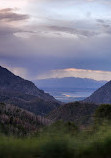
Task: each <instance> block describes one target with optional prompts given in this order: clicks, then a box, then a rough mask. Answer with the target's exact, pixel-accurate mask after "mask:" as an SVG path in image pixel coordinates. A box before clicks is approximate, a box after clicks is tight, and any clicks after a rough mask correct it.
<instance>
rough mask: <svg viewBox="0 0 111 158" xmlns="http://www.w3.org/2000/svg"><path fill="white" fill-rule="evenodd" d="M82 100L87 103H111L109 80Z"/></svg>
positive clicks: (110, 84)
mask: <svg viewBox="0 0 111 158" xmlns="http://www.w3.org/2000/svg"><path fill="white" fill-rule="evenodd" d="M84 102H89V103H97V104H103V103H111V81H109V82H108V83H106V84H105V85H104V86H102V87H101V88H99V89H98V90H96V91H95V92H94V93H93V94H92V95H91V96H90V97H88V98H86V99H85V100H84Z"/></svg>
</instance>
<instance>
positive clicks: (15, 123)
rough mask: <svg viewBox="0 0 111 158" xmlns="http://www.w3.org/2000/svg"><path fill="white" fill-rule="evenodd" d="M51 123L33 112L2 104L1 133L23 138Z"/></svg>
mask: <svg viewBox="0 0 111 158" xmlns="http://www.w3.org/2000/svg"><path fill="white" fill-rule="evenodd" d="M50 123H51V122H50V121H49V120H48V119H45V118H43V117H40V116H36V115H34V114H33V113H31V112H28V111H26V110H23V109H21V108H18V107H16V106H12V105H9V104H4V103H0V132H2V133H4V134H7V135H17V136H23V135H27V134H32V133H35V132H37V131H38V130H39V128H41V127H42V126H44V125H49V124H50Z"/></svg>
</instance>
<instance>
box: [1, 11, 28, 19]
mask: <svg viewBox="0 0 111 158" xmlns="http://www.w3.org/2000/svg"><path fill="white" fill-rule="evenodd" d="M15 11H16V9H13V8H5V9H1V10H0V21H5V22H6V21H7V22H13V21H22V20H27V19H29V16H28V15H26V14H19V13H15Z"/></svg>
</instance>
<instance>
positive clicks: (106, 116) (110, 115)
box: [94, 104, 111, 121]
mask: <svg viewBox="0 0 111 158" xmlns="http://www.w3.org/2000/svg"><path fill="white" fill-rule="evenodd" d="M94 116H95V119H96V120H98V121H103V120H106V121H111V104H102V105H101V106H99V108H98V109H97V110H96V112H95V115H94Z"/></svg>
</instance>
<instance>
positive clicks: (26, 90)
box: [0, 67, 60, 115]
mask: <svg viewBox="0 0 111 158" xmlns="http://www.w3.org/2000/svg"><path fill="white" fill-rule="evenodd" d="M0 102H4V103H9V104H14V105H16V106H19V107H21V108H24V109H26V110H29V111H31V112H34V113H35V114H39V115H45V114H47V113H48V112H50V111H51V110H53V109H55V108H56V107H58V106H59V105H60V103H59V102H58V101H57V100H56V99H55V98H54V97H52V96H50V95H49V94H47V93H44V91H42V90H40V89H38V88H37V87H36V86H35V85H34V84H33V83H32V82H30V81H28V80H24V79H22V78H21V77H18V76H15V75H14V74H13V73H11V72H10V71H8V70H7V69H5V68H3V67H0Z"/></svg>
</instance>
